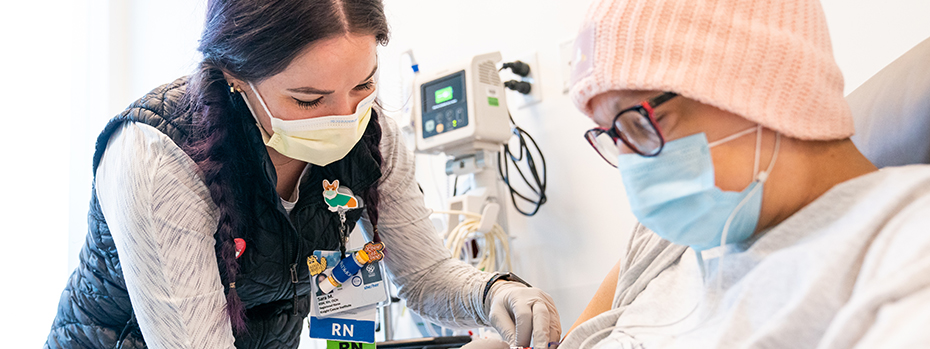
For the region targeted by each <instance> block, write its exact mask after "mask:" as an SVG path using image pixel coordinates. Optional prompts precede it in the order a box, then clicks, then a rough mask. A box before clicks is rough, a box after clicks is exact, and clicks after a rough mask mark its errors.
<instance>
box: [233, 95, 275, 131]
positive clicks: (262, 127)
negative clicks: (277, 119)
mask: <svg viewBox="0 0 930 349" xmlns="http://www.w3.org/2000/svg"><path fill="white" fill-rule="evenodd" d="M249 88H251V89H252V91H253V92H255V97H256V98H258V103H260V104H261V105H262V108H263V109H265V113H266V114H268V117H269V118H274V117H273V116H271V110H268V106H267V105H265V100H264V99H262V95H260V94H258V90H257V89H255V85H252V82H251V81H249ZM239 93H240V94H242V99H243V100H245V106H246V107H249V112H251V113H252V118H254V119H255V124H257V125H258V129H259V130H262V135H263V136H264V137H265V139H266V142H267V139H269V138H271V133H268V130H266V129H265V126H262V122H261V121H258V114H256V113H255V109H253V108H252V103H249V96H248V95H246V94H245V91H239Z"/></svg>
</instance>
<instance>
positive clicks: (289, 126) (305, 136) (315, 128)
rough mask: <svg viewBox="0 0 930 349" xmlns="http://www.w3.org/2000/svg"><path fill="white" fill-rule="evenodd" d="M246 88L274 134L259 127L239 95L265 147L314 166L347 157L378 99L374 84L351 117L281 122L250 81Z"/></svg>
mask: <svg viewBox="0 0 930 349" xmlns="http://www.w3.org/2000/svg"><path fill="white" fill-rule="evenodd" d="M249 87H251V88H252V91H255V96H256V97H257V98H258V102H259V103H261V105H262V108H264V109H265V113H266V114H268V117H270V118H271V129H272V131H274V134H272V135H270V136H269V135H268V134H267V133H266V132H265V129H264V128H262V127H261V123H260V122H259V121H258V115H257V114H256V113H255V110H253V109H252V105H251V104H249V99H248V97H246V95H245V92H241V93H242V98H243V99H245V104H246V106H248V107H249V111H250V112H251V113H252V116H253V117H255V122H256V123H257V125H258V128H259V130H261V132H262V139H263V140H264V142H265V145H266V146H269V147H271V148H272V149H274V150H277V151H278V152H279V153H281V155H284V156H287V157H289V158H292V159H297V160H300V161H304V162H308V163H311V164H314V165H317V166H326V165H329V164H331V163H333V162H335V161H337V160H339V159H342V158H344V157H345V156H346V155H347V154H349V151H351V150H352V148H354V147H355V144H357V143H358V141H359V140H360V139H362V135H364V134H365V129H366V128H368V121H369V120H370V119H371V107H372V105H373V104H374V101H375V98H376V97H377V96H378V89H377V85H376V87H375V90H374V91H372V92H371V95H369V96H368V97H365V99H363V100H362V101H361V102H359V103H358V106H357V107H355V113H354V114H351V115H333V116H323V117H316V118H310V119H300V120H282V119H278V118H275V117H274V116H273V115H271V110H269V109H268V105H266V104H265V100H264V99H262V96H261V95H260V94H259V93H258V90H257V89H255V86H254V85H252V83H251V82H250V83H249Z"/></svg>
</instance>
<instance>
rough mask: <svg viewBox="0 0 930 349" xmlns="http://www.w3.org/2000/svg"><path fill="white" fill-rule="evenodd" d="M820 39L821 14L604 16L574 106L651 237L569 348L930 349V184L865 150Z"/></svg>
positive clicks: (642, 234) (796, 9)
mask: <svg viewBox="0 0 930 349" xmlns="http://www.w3.org/2000/svg"><path fill="white" fill-rule="evenodd" d="M829 38H830V35H829V33H828V32H827V24H826V21H825V18H824V13H823V10H822V8H821V5H820V3H819V2H818V1H816V0H787V1H776V2H772V1H745V0H708V1H684V0H672V1H652V0H600V1H595V3H594V4H593V5H592V6H591V8H590V9H589V12H588V14H587V16H586V21H585V24H584V27H583V29H581V30H580V34H579V35H578V38H577V39H576V41H575V45H576V46H575V49H576V52H575V57H576V59H575V61H574V62H573V63H574V66H573V87H572V88H571V92H570V93H571V97H572V99H573V101H574V103H575V104H576V106H577V107H578V108H579V109H580V110H581V111H582V112H583V113H584V114H585V115H587V116H588V117H590V118H591V119H592V120H593V121H594V122H595V123H596V124H597V125H598V127H597V128H594V129H592V130H590V131H588V132H587V133H586V134H585V138H586V139H587V140H588V142H589V143H590V144H591V145H592V149H593V150H594V151H596V152H597V153H598V154H600V155H601V157H603V159H604V160H605V165H610V166H613V167H616V168H618V169H619V172H620V178H619V179H622V181H623V184H624V187H625V188H626V194H627V197H628V200H629V202H630V206H631V208H632V211H633V213H634V215H635V216H636V218H637V219H638V220H639V222H640V223H641V225H640V226H639V227H638V228H637V229H635V231H634V232H633V234H632V239H631V241H630V247H629V252H628V253H627V254H626V255H625V256H620V257H621V258H620V261H619V263H618V264H617V266H616V267H614V269H613V270H612V271H611V272H610V274H609V275H608V276H607V277H606V279H605V280H604V283H603V284H602V286H601V288H600V289H599V290H598V293H597V294H596V296H595V297H594V299H593V300H592V301H591V303H590V304H589V306H588V308H587V309H586V310H585V311H584V313H583V315H582V316H581V318H579V319H578V321H577V322H576V323H575V325H574V326H573V329H572V330H571V331H570V333H569V334H568V336H567V337H566V339H565V340H564V341H563V343H562V347H565V348H671V347H688V348H694V347H708V348H710V347H723V348H747V347H778V348H813V347H818V348H851V347H857V348H858V347H861V348H888V347H926V346H928V345H930V335H928V332H927V331H925V330H924V328H923V327H924V326H923V325H917V324H926V323H928V321H930V253H927V251H930V234H928V227H930V166H927V165H916V166H907V167H900V168H884V169H882V170H881V171H878V170H877V169H876V167H875V166H874V165H872V164H871V163H870V162H869V161H868V160H867V159H866V158H865V157H864V156H863V155H862V154H861V153H860V152H859V151H858V150H857V149H856V146H855V145H854V144H853V143H852V142H851V141H850V139H849V137H850V136H851V135H852V134H853V131H854V130H853V121H852V117H851V114H850V110H849V106H848V105H847V103H846V101H845V100H844V98H843V78H842V75H841V73H840V71H839V69H838V67H837V65H836V63H835V61H834V59H833V54H832V48H831V46H830V39H829ZM894 117H895V116H894V115H888V118H894Z"/></svg>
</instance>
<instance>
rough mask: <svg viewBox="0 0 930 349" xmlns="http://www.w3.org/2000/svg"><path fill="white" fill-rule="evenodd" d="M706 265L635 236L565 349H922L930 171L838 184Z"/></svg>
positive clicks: (929, 314) (928, 274)
mask: <svg viewBox="0 0 930 349" xmlns="http://www.w3.org/2000/svg"><path fill="white" fill-rule="evenodd" d="M720 255H722V256H723V257H722V260H721V257H720ZM702 259H703V264H702V262H701V259H698V255H696V254H695V252H694V251H693V250H691V249H688V248H687V247H684V246H679V245H673V244H671V243H669V242H668V241H665V240H663V239H662V238H660V237H659V236H658V235H656V234H655V233H653V232H651V231H649V230H648V229H646V228H644V227H641V226H640V227H639V228H638V229H637V230H636V231H634V233H633V236H632V240H631V244H630V248H629V252H628V254H627V255H626V256H625V258H624V260H623V261H622V263H621V268H620V274H619V278H618V283H617V290H616V294H615V296H614V301H613V307H612V308H613V309H611V310H609V311H607V312H605V313H603V314H600V315H598V316H596V317H594V318H592V319H590V320H588V321H586V322H584V323H582V324H581V325H579V326H578V327H577V328H576V329H575V330H574V331H572V333H570V334H569V335H568V336H567V337H566V338H565V341H563V343H562V346H561V347H562V348H571V349H575V348H582V349H589V348H822V349H840V348H930V331H927V329H926V327H927V325H928V324H930V166H928V165H914V166H906V167H898V168H885V169H882V170H880V171H878V172H874V173H871V174H868V175H864V176H861V177H858V178H855V179H851V180H849V181H846V182H844V183H840V184H838V185H836V186H835V187H833V188H832V189H830V190H829V191H827V192H826V193H825V194H823V195H822V196H821V197H820V198H818V199H817V200H815V201H814V202H812V203H810V204H809V205H807V206H806V207H804V208H803V209H801V210H800V211H798V212H796V213H795V214H794V215H792V216H791V217H789V218H788V219H786V220H785V221H784V222H782V223H781V224H779V225H777V226H775V227H773V228H772V229H770V230H769V231H768V232H766V233H765V234H763V235H762V236H761V237H759V238H758V239H757V240H756V241H749V242H745V243H739V244H731V245H728V246H725V247H723V250H720V249H719V248H718V249H716V250H708V251H705V252H704V253H703V256H702ZM702 268H703V269H704V271H703V272H702ZM718 278H719V279H718ZM718 282H719V286H718Z"/></svg>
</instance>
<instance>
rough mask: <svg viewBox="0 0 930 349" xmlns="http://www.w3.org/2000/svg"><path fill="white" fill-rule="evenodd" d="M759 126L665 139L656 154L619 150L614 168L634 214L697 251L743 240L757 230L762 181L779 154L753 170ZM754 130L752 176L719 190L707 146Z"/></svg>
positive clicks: (671, 239)
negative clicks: (713, 137)
mask: <svg viewBox="0 0 930 349" xmlns="http://www.w3.org/2000/svg"><path fill="white" fill-rule="evenodd" d="M761 130H762V129H761V127H753V128H752V129H748V130H745V131H742V132H739V133H736V134H734V135H732V136H730V137H726V138H724V139H722V140H719V141H716V142H714V143H713V144H708V143H707V137H706V135H705V134H704V133H699V134H695V135H691V136H688V137H684V138H681V139H677V140H674V141H670V142H668V143H666V144H665V147H664V148H662V152H661V153H660V154H659V155H658V156H655V157H643V156H641V155H638V154H621V155H620V156H619V158H618V164H617V168H619V169H620V174H621V176H622V178H623V185H624V187H625V188H626V194H627V198H628V199H629V202H630V206H631V208H632V209H633V214H634V215H635V216H636V218H637V219H638V220H639V222H640V223H642V224H643V225H644V226H646V227H647V228H649V229H651V230H652V231H654V232H655V233H656V234H658V235H659V236H661V237H662V238H663V239H666V240H668V241H671V242H672V243H675V244H679V245H686V246H690V247H691V248H693V249H694V250H696V251H703V250H706V249H709V248H712V247H716V246H721V245H724V244H730V243H734V242H740V241H745V240H746V239H748V238H749V237H750V236H752V233H753V232H754V231H755V230H756V225H757V224H758V222H759V211H760V209H761V207H762V187H763V184H764V183H765V180H766V179H767V178H768V173H769V172H770V171H771V170H772V165H774V164H775V159H776V157H777V155H778V145H779V143H780V142H779V141H780V136H776V146H775V154H773V155H772V161H771V163H770V164H769V167H768V168H767V169H766V170H765V172H759V171H758V162H759V151H760V145H761ZM752 131H756V133H757V137H756V140H757V141H756V155H755V157H756V159H755V165H754V171H753V177H754V179H753V181H752V183H750V184H749V186H747V187H746V189H744V190H743V191H740V192H729V191H723V190H721V189H720V188H717V186H716V185H715V180H714V164H713V161H712V160H711V156H710V148H711V147H713V146H716V145H719V144H722V143H725V142H728V141H730V140H733V139H736V138H739V137H742V136H744V135H747V134H749V133H751V132H752Z"/></svg>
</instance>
